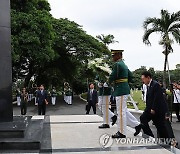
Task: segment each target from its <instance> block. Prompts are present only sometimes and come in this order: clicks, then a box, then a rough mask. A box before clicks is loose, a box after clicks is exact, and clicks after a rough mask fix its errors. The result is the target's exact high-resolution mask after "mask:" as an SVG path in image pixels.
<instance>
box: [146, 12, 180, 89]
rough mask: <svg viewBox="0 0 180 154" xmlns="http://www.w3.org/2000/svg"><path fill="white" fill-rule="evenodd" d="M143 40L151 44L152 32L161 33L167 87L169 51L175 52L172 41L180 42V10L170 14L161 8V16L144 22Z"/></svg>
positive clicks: (164, 83) (164, 75)
mask: <svg viewBox="0 0 180 154" xmlns="http://www.w3.org/2000/svg"><path fill="white" fill-rule="evenodd" d="M143 27H144V35H143V42H144V43H145V44H147V45H151V43H150V41H149V36H150V35H151V34H152V33H159V34H160V41H159V44H160V45H162V46H163V48H164V51H163V54H164V55H165V61H164V74H163V85H164V86H165V87H166V80H165V79H166V69H167V68H166V67H167V61H168V55H169V53H171V52H173V48H172V43H173V42H174V41H176V42H177V43H178V44H180V11H178V12H176V13H172V14H170V13H169V12H168V11H167V10H161V17H160V18H156V17H154V18H150V17H149V18H147V19H146V20H145V21H144V24H143Z"/></svg>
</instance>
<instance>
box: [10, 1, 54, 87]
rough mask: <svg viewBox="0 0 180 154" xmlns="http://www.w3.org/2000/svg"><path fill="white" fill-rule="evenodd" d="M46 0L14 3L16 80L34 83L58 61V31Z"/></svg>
mask: <svg viewBox="0 0 180 154" xmlns="http://www.w3.org/2000/svg"><path fill="white" fill-rule="evenodd" d="M49 10H50V7H49V4H48V2H47V1H45V0H31V1H28V0H18V2H17V1H11V16H12V22H11V23H12V55H13V79H14V80H17V79H18V78H19V79H21V78H22V79H24V86H25V87H27V86H28V84H29V81H30V79H31V78H32V77H33V76H34V75H35V74H38V72H39V71H40V70H41V68H43V67H44V66H45V64H46V63H47V62H49V61H52V60H53V59H54V58H55V53H54V50H53V49H52V45H53V39H54V30H53V27H52V25H51V22H52V17H51V14H50V13H49Z"/></svg>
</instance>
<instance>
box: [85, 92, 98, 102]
mask: <svg viewBox="0 0 180 154" xmlns="http://www.w3.org/2000/svg"><path fill="white" fill-rule="evenodd" d="M87 102H88V103H92V104H96V103H98V93H97V91H96V90H95V89H94V90H93V94H92V100H90V90H88V94H87Z"/></svg>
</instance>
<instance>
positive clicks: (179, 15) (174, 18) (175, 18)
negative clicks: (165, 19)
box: [171, 11, 180, 21]
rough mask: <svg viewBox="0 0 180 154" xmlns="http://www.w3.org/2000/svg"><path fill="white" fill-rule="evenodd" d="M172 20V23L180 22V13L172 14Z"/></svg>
mask: <svg viewBox="0 0 180 154" xmlns="http://www.w3.org/2000/svg"><path fill="white" fill-rule="evenodd" d="M171 19H172V21H180V11H178V12H176V13H172V15H171Z"/></svg>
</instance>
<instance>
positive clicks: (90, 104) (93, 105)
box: [86, 101, 96, 114]
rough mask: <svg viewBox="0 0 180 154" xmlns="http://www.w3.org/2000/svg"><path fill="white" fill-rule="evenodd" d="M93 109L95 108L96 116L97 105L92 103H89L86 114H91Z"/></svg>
mask: <svg viewBox="0 0 180 154" xmlns="http://www.w3.org/2000/svg"><path fill="white" fill-rule="evenodd" d="M91 107H92V108H93V112H94V114H96V104H95V103H92V102H91V101H90V102H88V105H87V111H86V114H89V112H90V110H91Z"/></svg>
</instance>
